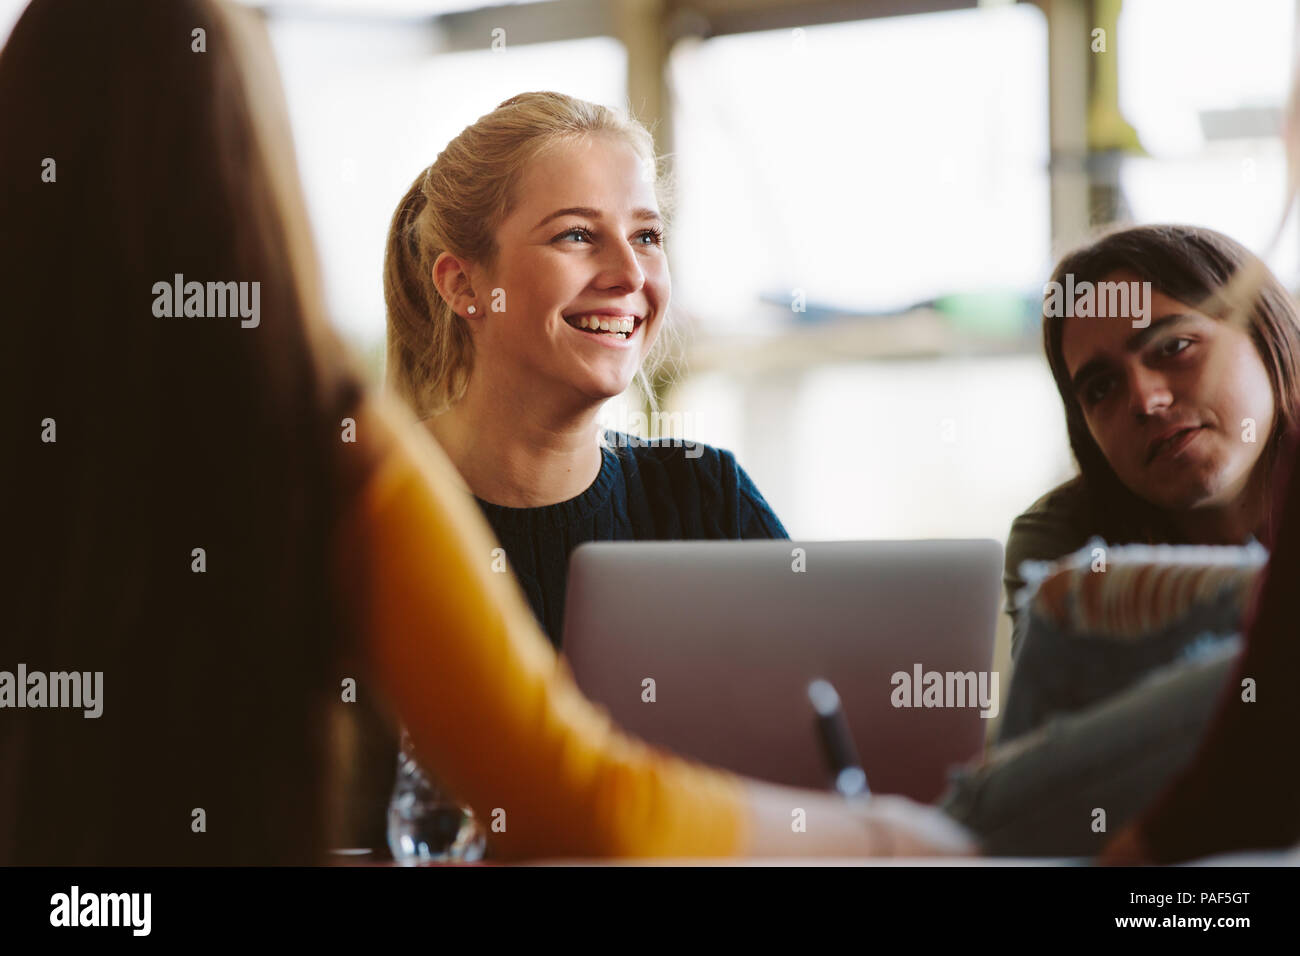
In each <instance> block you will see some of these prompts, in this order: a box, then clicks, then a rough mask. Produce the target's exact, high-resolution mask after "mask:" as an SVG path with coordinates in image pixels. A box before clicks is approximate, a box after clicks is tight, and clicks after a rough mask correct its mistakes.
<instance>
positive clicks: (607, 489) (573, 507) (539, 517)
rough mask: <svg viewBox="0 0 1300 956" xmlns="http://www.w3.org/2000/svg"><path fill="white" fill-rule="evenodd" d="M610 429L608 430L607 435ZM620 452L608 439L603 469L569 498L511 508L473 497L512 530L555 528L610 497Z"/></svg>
mask: <svg viewBox="0 0 1300 956" xmlns="http://www.w3.org/2000/svg"><path fill="white" fill-rule="evenodd" d="M608 434H609V433H606V435H607V436H608ZM618 472H619V464H618V454H617V452H615V450H614V449H613V448H612V447H610V445H609V443H608V442H607V443H606V444H605V445H603V446H602V447H601V449H600V471H599V472H598V473H597V474H596V480H595V481H593V482H592V483H591V484H590V485H588V486H587V490H586V491H583V492H581V493H580V494H578V495H576V496H575V497H573V498H569V499H568V500H567V501H558V502H556V503H555V504H553V505H542V506H540V507H537V508H511V507H509V506H508V505H497V504H493V503H492V502H490V501H484V500H483V499H482V498H479V497H478V496H477V495H476V496H475V497H474V500H475V501H476V502H477V503H478V506H479V508H481V509H482V511H483V513H484V515H486V516H487V518H488V519H489V521H490V522H491V523H492V525H493V526H494V527H497V528H508V529H510V530H511V531H528V530H532V529H543V528H556V527H561V526H563V525H567V524H571V523H572V522H575V521H582V520H584V519H586V518H589V517H591V515H593V514H595V513H596V512H597V511H599V510H600V509H601V508H603V507H604V506H605V504H606V503H607V502H608V501H609V499H610V496H611V495H612V494H613V492H614V485H615V482H616V481H617V479H618Z"/></svg>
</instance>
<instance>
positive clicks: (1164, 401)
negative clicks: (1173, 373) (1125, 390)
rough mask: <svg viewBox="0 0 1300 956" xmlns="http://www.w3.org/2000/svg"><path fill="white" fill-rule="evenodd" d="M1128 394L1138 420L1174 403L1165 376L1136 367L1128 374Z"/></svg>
mask: <svg viewBox="0 0 1300 956" xmlns="http://www.w3.org/2000/svg"><path fill="white" fill-rule="evenodd" d="M1129 395H1130V400H1131V405H1132V409H1133V414H1134V415H1136V416H1137V418H1138V420H1139V421H1143V420H1145V419H1146V418H1149V417H1150V416H1152V415H1154V414H1156V413H1157V412H1160V411H1163V410H1164V409H1166V408H1168V407H1169V406H1170V405H1172V404H1173V403H1174V396H1173V392H1171V391H1170V389H1169V382H1168V380H1167V379H1166V377H1165V376H1164V375H1163V374H1162V373H1160V372H1157V371H1154V370H1152V369H1148V368H1142V367H1140V366H1139V367H1138V368H1136V369H1134V370H1133V371H1132V372H1131V373H1130V375H1129Z"/></svg>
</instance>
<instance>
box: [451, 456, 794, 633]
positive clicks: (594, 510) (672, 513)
mask: <svg viewBox="0 0 1300 956" xmlns="http://www.w3.org/2000/svg"><path fill="white" fill-rule="evenodd" d="M605 437H606V440H607V441H608V443H609V445H610V446H613V447H606V448H604V449H603V450H602V456H603V460H602V462H601V466H600V474H598V475H597V476H596V480H595V481H594V482H592V484H591V487H589V488H588V489H587V490H586V491H584V492H583V493H582V494H580V495H578V496H577V497H576V498H570V499H569V500H568V501H561V502H559V503H558V504H554V505H546V506H544V507H541V508H507V507H504V506H503V505H494V504H491V503H489V502H486V501H483V500H482V499H476V500H477V501H478V504H479V507H480V508H481V509H482V510H483V514H484V515H485V516H486V517H487V520H488V523H489V524H490V525H492V530H493V531H494V532H496V536H497V538H498V539H499V540H500V541H501V546H502V547H503V548H505V551H506V558H507V560H508V561H509V563H510V568H511V570H512V571H514V573H515V577H516V578H518V580H519V584H520V586H521V587H522V588H523V589H524V594H525V595H526V596H527V598H528V603H529V604H530V605H531V606H532V609H533V613H534V614H535V615H537V620H538V622H539V623H540V624H541V625H542V629H543V630H544V631H545V632H546V634H547V636H548V637H550V639H551V643H553V644H554V645H555V646H556V647H557V648H558V647H559V646H560V638H561V637H562V636H563V634H564V592H565V586H566V583H567V581H568V575H569V554H570V553H571V552H572V551H573V549H574V548H576V547H577V546H578V545H580V544H584V543H585V542H587V541H688V540H705V539H725V538H730V539H737V538H788V537H789V535H787V534H786V531H785V528H784V527H782V526H781V522H780V520H778V519H777V517H776V515H775V514H773V513H772V509H771V508H770V507H769V506H768V504H767V502H766V501H764V500H763V496H762V495H761V494H759V492H758V489H757V488H755V487H754V483H753V482H752V481H750V480H749V475H747V474H745V470H744V469H743V468H741V467H740V465H738V464H736V456H735V455H733V454H732V453H731V452H729V451H722V450H721V449H718V448H712V447H710V446H709V445H704V444H699V443H694V444H690V445H681V444H678V445H673V444H671V440H668V439H659V440H655V441H646V440H645V439H640V438H635V437H632V436H628V435H624V434H622V433H621V432H606V435H605ZM688 452H689V453H690V454H691V455H692V456H695V457H687V453H688Z"/></svg>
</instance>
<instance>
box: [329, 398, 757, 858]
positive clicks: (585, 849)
mask: <svg viewBox="0 0 1300 956" xmlns="http://www.w3.org/2000/svg"><path fill="white" fill-rule="evenodd" d="M358 425H359V427H360V428H367V427H368V428H373V429H375V430H377V431H378V432H381V433H382V434H380V435H378V436H376V437H378V438H379V441H378V442H377V443H376V445H377V447H379V448H380V449H381V458H380V463H379V465H378V467H377V468H376V469H375V470H374V471H373V473H372V474H371V476H370V478H369V479H368V481H367V484H366V485H365V487H364V490H363V491H362V494H361V500H360V501H359V503H358V506H357V508H356V510H355V511H354V513H353V514H352V515H351V516H350V517H349V519H348V520H347V521H346V522H345V523H344V526H343V528H342V536H341V540H340V547H341V548H343V549H344V550H345V552H346V554H347V561H346V566H347V567H348V569H349V570H348V572H347V577H346V578H345V579H344V580H343V581H342V587H343V589H344V591H345V597H347V598H350V599H351V600H350V601H349V603H350V604H352V605H353V606H354V607H355V608H356V610H357V613H358V614H359V621H358V623H359V624H360V626H361V629H362V633H363V636H364V637H363V640H364V646H363V648H362V652H363V655H364V658H365V660H366V661H367V664H368V666H369V668H370V670H371V673H372V674H373V675H374V676H375V678H376V679H377V680H378V681H379V686H380V689H381V690H382V691H383V692H384V693H385V695H386V696H387V697H388V699H389V702H390V703H391V704H392V705H393V707H394V709H395V710H396V712H397V714H398V715H399V717H400V719H401V720H402V722H403V724H404V725H405V726H406V728H407V730H408V732H409V733H410V735H411V739H412V742H413V744H414V746H415V748H416V752H417V754H418V755H419V758H420V760H421V763H422V764H423V765H425V766H427V767H428V768H429V769H430V771H431V772H432V773H433V774H435V775H436V776H437V777H438V779H439V780H440V782H441V783H443V784H444V785H445V786H446V787H447V788H448V789H449V790H450V791H451V792H453V793H454V794H455V795H456V796H457V797H458V798H459V799H460V800H461V801H462V802H464V803H466V804H467V805H468V806H470V808H471V809H472V810H473V811H474V814H475V816H476V818H477V819H478V820H479V821H480V823H481V824H482V825H483V826H484V829H487V830H489V831H492V832H489V840H490V841H491V844H492V849H493V853H494V855H495V856H496V857H497V858H500V859H520V858H527V857H604V856H714V857H721V856H729V855H733V854H737V853H741V852H743V851H744V848H745V846H746V844H747V841H748V832H747V831H748V826H749V817H748V806H747V801H746V799H745V796H744V791H743V786H742V784H741V782H740V780H739V778H737V777H735V776H733V775H731V774H727V773H723V772H720V771H715V770H711V769H708V768H706V767H703V766H699V765H696V764H693V763H689V762H687V761H685V760H682V759H679V758H677V757H675V756H673V755H671V754H668V753H665V752H662V751H659V750H657V749H655V748H652V747H650V746H648V745H646V744H644V743H641V742H639V741H636V740H633V739H631V738H629V737H627V736H626V735H624V734H622V733H621V732H619V731H618V730H617V729H616V728H615V727H614V726H613V725H612V723H611V721H610V719H609V717H608V716H607V715H606V714H605V713H604V712H603V711H602V710H600V709H598V708H597V707H595V706H594V705H592V704H591V702H589V701H588V700H587V699H586V698H584V697H583V696H582V694H581V693H580V691H579V690H578V688H577V686H576V684H575V683H574V682H573V680H572V678H571V676H570V675H569V672H568V669H567V667H566V665H565V664H564V662H563V661H562V660H561V659H560V658H559V657H558V656H557V655H556V653H555V651H554V649H553V648H552V647H551V645H550V644H549V642H547V640H546V638H545V637H544V636H543V635H542V633H541V631H540V629H539V628H538V626H537V624H536V622H535V621H534V619H533V616H532V614H531V612H530V611H529V610H528V607H527V605H526V604H525V602H524V599H523V596H522V594H521V592H520V591H519V589H518V587H517V586H516V585H515V583H514V580H513V578H512V577H510V576H509V575H507V574H501V573H495V572H493V570H492V564H493V558H494V554H493V551H494V549H495V548H496V547H497V543H496V541H495V540H494V539H493V537H492V535H491V531H490V529H489V528H488V526H487V524H486V522H485V521H484V520H483V518H482V516H481V515H480V514H479V513H478V511H477V509H476V508H475V507H474V503H473V501H472V499H471V497H470V495H469V494H468V492H467V491H465V490H464V485H463V483H462V481H461V479H460V476H459V474H458V473H457V472H456V471H455V469H454V467H453V466H452V465H451V463H450V461H448V460H447V458H446V456H445V455H444V454H443V452H442V450H441V449H440V448H439V447H438V446H437V444H436V443H435V442H434V441H433V439H432V437H431V436H428V435H427V433H425V431H424V429H422V428H420V427H419V426H418V425H416V424H415V423H414V422H413V421H411V420H410V419H409V417H405V416H403V414H402V413H401V412H400V411H395V410H393V409H391V408H381V409H379V410H377V412H376V414H373V415H370V414H367V415H366V417H365V418H364V419H363V418H362V417H360V416H359V417H358ZM611 626H613V625H612V624H611ZM494 821H495V824H496V825H495V827H494V826H493V824H494ZM502 828H503V829H502Z"/></svg>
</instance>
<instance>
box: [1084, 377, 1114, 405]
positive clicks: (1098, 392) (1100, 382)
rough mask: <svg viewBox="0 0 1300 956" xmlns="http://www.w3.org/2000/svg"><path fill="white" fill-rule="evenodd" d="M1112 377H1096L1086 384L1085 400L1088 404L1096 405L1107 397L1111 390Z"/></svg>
mask: <svg viewBox="0 0 1300 956" xmlns="http://www.w3.org/2000/svg"><path fill="white" fill-rule="evenodd" d="M1110 386H1111V379H1110V376H1109V375H1105V376H1101V377H1099V378H1094V379H1093V380H1092V381H1091V382H1089V383H1088V384H1087V385H1085V386H1084V389H1083V401H1084V403H1085V404H1087V405H1096V404H1097V403H1098V402H1100V401H1101V400H1102V399H1104V398H1105V397H1106V395H1107V394H1109V392H1110Z"/></svg>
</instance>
